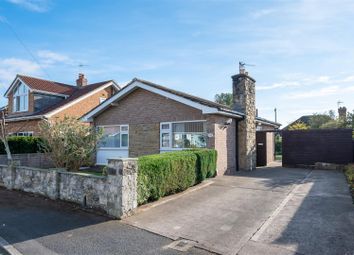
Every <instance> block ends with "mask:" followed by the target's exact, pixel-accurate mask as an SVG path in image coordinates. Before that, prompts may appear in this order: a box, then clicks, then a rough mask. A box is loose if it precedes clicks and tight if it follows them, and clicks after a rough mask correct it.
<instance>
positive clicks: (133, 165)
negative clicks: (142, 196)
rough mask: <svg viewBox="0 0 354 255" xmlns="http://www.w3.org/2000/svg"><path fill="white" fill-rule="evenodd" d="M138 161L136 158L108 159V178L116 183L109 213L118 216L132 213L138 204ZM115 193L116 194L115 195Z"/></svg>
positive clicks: (108, 209) (121, 216)
mask: <svg viewBox="0 0 354 255" xmlns="http://www.w3.org/2000/svg"><path fill="white" fill-rule="evenodd" d="M137 177H138V162H137V159H136V158H125V159H123V158H122V159H108V177H107V178H108V179H109V182H110V183H111V184H112V183H114V184H115V185H112V187H115V189H117V190H115V191H113V192H112V194H111V195H113V197H112V198H113V199H114V200H113V201H112V202H113V203H111V204H112V206H111V207H110V208H107V212H108V214H110V215H112V216H115V217H117V218H120V219H122V218H124V217H126V216H129V215H131V214H132V213H133V212H134V209H135V208H137V206H138V185H137ZM114 193H115V194H116V195H114Z"/></svg>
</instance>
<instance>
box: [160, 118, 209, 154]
mask: <svg viewBox="0 0 354 255" xmlns="http://www.w3.org/2000/svg"><path fill="white" fill-rule="evenodd" d="M207 137H208V136H207V132H206V121H205V120H200V121H178V122H162V123H160V149H161V150H181V149H187V148H205V147H206V146H207Z"/></svg>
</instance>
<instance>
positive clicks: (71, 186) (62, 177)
mask: <svg viewBox="0 0 354 255" xmlns="http://www.w3.org/2000/svg"><path fill="white" fill-rule="evenodd" d="M137 170H138V167H137V160H136V159H110V160H108V175H107V176H94V175H86V174H80V173H71V172H67V171H65V170H64V169H54V168H52V169H39V168H32V167H24V166H7V165H0V186H5V187H6V188H8V189H15V190H21V191H25V192H30V193H35V194H40V195H42V196H46V197H49V198H50V199H53V200H55V199H61V200H65V201H70V202H74V203H77V204H80V205H82V206H84V207H89V208H94V209H100V210H103V211H105V212H106V213H107V214H108V215H110V216H113V217H117V218H123V217H125V216H128V215H130V214H131V213H133V211H134V209H135V208H136V207H137Z"/></svg>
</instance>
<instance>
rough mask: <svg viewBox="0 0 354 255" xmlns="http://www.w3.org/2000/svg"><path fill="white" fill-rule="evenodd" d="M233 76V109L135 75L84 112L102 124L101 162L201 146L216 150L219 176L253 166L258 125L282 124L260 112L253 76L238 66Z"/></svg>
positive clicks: (261, 127) (88, 118) (271, 127)
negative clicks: (256, 101)
mask: <svg viewBox="0 0 354 255" xmlns="http://www.w3.org/2000/svg"><path fill="white" fill-rule="evenodd" d="M232 80H233V102H234V107H233V108H229V107H226V106H224V105H221V104H218V103H215V102H212V101H209V100H206V99H202V98H199V97H196V96H192V95H189V94H186V93H183V92H180V91H176V90H172V89H169V88H167V87H164V86H161V85H158V84H154V83H152V82H148V81H145V80H141V79H137V78H135V79H133V80H132V81H131V82H130V83H128V84H127V85H126V86H125V87H124V88H122V89H121V90H120V91H119V92H118V93H117V94H115V95H114V96H112V97H111V98H109V99H108V100H106V101H105V102H103V103H102V104H100V105H99V106H97V107H96V108H94V109H93V110H91V111H90V112H89V113H87V114H86V115H85V116H84V117H83V120H84V121H86V122H91V123H93V125H95V126H97V127H102V128H103V129H104V138H103V139H102V141H101V143H100V145H99V148H98V150H97V156H96V160H97V164H106V163H107V159H108V158H116V157H137V156H141V155H147V154H155V153H162V152H166V151H175V150H183V149H187V148H196V147H197V148H198V147H201V148H215V149H216V150H217V151H218V162H217V171H218V175H223V174H232V173H234V172H235V171H236V170H241V169H242V170H252V169H254V168H255V167H256V129H258V130H265V129H266V130H269V131H272V130H275V129H277V128H279V126H280V124H278V123H274V122H272V121H269V120H266V119H262V118H259V117H257V116H256V107H255V80H254V79H253V78H251V77H250V76H249V75H248V74H247V73H246V72H244V71H242V70H240V74H237V75H234V76H232ZM273 136H274V135H273ZM273 149H274V146H273Z"/></svg>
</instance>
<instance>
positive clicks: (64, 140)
mask: <svg viewBox="0 0 354 255" xmlns="http://www.w3.org/2000/svg"><path fill="white" fill-rule="evenodd" d="M40 131H41V138H42V140H43V143H42V146H43V149H44V151H45V152H46V153H47V154H48V156H49V157H50V158H51V159H52V160H53V162H54V164H55V166H56V167H60V168H62V167H63V168H67V169H68V170H69V171H78V170H79V168H80V167H81V166H87V165H91V164H93V155H94V152H95V149H96V145H97V143H98V141H99V139H100V137H101V133H102V132H101V130H99V131H96V130H95V128H94V127H92V126H88V125H85V124H83V123H82V122H80V121H79V120H77V119H75V118H69V117H65V118H64V119H63V120H56V121H51V122H49V121H43V122H41V123H40Z"/></svg>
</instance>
